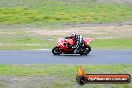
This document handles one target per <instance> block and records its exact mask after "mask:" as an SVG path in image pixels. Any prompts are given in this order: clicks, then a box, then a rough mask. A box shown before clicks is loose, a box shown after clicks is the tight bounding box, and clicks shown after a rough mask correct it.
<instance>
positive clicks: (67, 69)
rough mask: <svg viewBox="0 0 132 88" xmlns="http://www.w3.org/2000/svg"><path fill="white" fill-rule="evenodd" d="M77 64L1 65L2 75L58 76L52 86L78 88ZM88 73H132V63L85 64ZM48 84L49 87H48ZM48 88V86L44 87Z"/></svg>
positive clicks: (121, 86) (95, 87)
mask: <svg viewBox="0 0 132 88" xmlns="http://www.w3.org/2000/svg"><path fill="white" fill-rule="evenodd" d="M78 67H79V66H77V65H0V76H5V75H8V76H17V77H20V76H21V77H28V76H29V77H30V76H33V77H38V76H39V77H40V76H42V77H47V76H50V77H57V78H56V80H51V81H52V83H48V84H50V85H48V86H49V87H52V88H71V87H72V88H76V81H75V76H76V73H77V70H78ZM83 68H84V69H85V70H86V73H89V74H91V73H95V74H99V73H102V74H125V73H126V74H130V75H132V65H124V64H120V65H83ZM48 86H47V87H48ZM106 86H107V87H110V88H130V87H131V86H132V83H130V84H100V85H98V84H95V85H91V84H88V85H84V87H83V88H88V87H90V88H105V87H106ZM42 88H46V87H42Z"/></svg>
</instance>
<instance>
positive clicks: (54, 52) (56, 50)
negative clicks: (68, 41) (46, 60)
mask: <svg viewBox="0 0 132 88" xmlns="http://www.w3.org/2000/svg"><path fill="white" fill-rule="evenodd" d="M52 53H53V54H54V55H60V54H61V53H60V50H59V48H58V47H54V48H53V49H52Z"/></svg>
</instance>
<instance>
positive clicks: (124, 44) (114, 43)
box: [92, 38, 132, 49]
mask: <svg viewBox="0 0 132 88" xmlns="http://www.w3.org/2000/svg"><path fill="white" fill-rule="evenodd" d="M92 46H93V47H94V48H108V49H111V48H112V49H113V48H117V49H123V48H124V49H131V48H132V38H112V39H95V41H94V42H93V43H92Z"/></svg>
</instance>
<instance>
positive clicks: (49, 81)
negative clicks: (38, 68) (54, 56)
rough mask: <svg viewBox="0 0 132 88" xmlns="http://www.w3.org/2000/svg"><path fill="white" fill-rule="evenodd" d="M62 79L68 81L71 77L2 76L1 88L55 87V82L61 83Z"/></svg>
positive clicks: (0, 80) (0, 78) (0, 77)
mask: <svg viewBox="0 0 132 88" xmlns="http://www.w3.org/2000/svg"><path fill="white" fill-rule="evenodd" d="M60 80H65V81H66V82H68V81H69V80H70V79H64V78H60V77H57V76H0V88H53V87H54V86H55V85H54V84H57V83H61V81H60ZM65 81H64V83H65ZM64 83H63V84H64Z"/></svg>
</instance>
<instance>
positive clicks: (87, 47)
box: [80, 45, 91, 55]
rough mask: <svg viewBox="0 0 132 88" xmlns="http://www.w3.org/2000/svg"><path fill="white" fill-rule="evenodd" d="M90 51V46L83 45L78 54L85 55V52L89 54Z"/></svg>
mask: <svg viewBox="0 0 132 88" xmlns="http://www.w3.org/2000/svg"><path fill="white" fill-rule="evenodd" d="M90 51H91V47H90V46H89V45H85V46H84V47H83V51H82V52H80V55H87V54H89V52H90Z"/></svg>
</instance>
